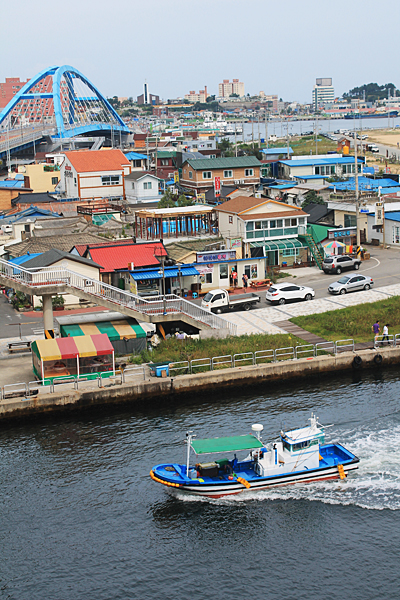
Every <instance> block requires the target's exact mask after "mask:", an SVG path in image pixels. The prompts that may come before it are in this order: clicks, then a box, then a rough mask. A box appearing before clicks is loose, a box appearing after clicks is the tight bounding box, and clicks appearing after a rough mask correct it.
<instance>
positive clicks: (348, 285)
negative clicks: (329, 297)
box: [328, 275, 374, 294]
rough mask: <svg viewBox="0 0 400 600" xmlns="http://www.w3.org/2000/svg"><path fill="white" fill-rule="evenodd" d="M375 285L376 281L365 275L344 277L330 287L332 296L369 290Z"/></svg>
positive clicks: (329, 290)
mask: <svg viewBox="0 0 400 600" xmlns="http://www.w3.org/2000/svg"><path fill="white" fill-rule="evenodd" d="M373 285H374V280H373V279H372V278H371V277H366V276H365V275H344V276H343V277H341V278H340V279H339V280H338V281H335V283H331V285H330V286H329V287H328V292H329V293H330V294H347V292H357V291H358V290H369V289H371V288H372V286H373Z"/></svg>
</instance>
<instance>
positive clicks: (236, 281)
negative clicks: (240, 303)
mask: <svg viewBox="0 0 400 600" xmlns="http://www.w3.org/2000/svg"><path fill="white" fill-rule="evenodd" d="M232 279H233V287H235V288H237V285H238V276H237V271H235V270H233V271H232Z"/></svg>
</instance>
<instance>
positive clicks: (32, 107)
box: [0, 75, 64, 125]
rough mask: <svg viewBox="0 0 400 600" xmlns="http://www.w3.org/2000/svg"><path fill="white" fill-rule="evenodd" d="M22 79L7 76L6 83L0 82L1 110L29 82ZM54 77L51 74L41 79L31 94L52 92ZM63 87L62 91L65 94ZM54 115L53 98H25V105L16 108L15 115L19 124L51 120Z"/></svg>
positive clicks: (30, 91)
mask: <svg viewBox="0 0 400 600" xmlns="http://www.w3.org/2000/svg"><path fill="white" fill-rule="evenodd" d="M28 81H29V79H27V80H26V81H21V80H20V78H19V77H6V80H5V82H4V83H0V111H1V110H3V108H5V107H6V106H7V104H8V103H9V102H10V101H11V100H12V99H13V98H14V96H15V95H16V94H18V92H19V91H20V89H21V88H23V87H24V85H26V84H27V83H28ZM52 89H53V88H52V78H51V76H50V75H49V76H48V77H45V78H44V79H42V80H40V81H39V82H38V83H37V84H36V85H35V86H34V87H33V88H32V89H31V90H29V93H30V94H46V93H47V94H50V93H51V92H52ZM63 91H64V90H63V88H61V90H60V93H61V95H63ZM53 115H54V109H53V99H52V98H35V99H32V100H25V101H24V104H23V107H22V108H21V107H20V108H19V109H14V111H13V117H16V118H17V122H18V124H21V125H27V124H28V123H32V122H35V121H44V122H46V121H51V120H52V118H53Z"/></svg>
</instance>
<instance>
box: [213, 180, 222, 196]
mask: <svg viewBox="0 0 400 600" xmlns="http://www.w3.org/2000/svg"><path fill="white" fill-rule="evenodd" d="M214 191H215V195H216V196H220V195H221V177H215V178H214Z"/></svg>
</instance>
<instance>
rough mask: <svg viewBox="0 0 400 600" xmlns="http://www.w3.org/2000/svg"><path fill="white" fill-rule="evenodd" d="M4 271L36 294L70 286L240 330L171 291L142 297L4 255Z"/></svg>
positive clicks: (149, 310) (144, 309)
mask: <svg viewBox="0 0 400 600" xmlns="http://www.w3.org/2000/svg"><path fill="white" fill-rule="evenodd" d="M0 275H2V276H3V277H5V278H6V279H7V280H8V281H9V282H10V287H12V282H15V283H20V284H24V285H26V286H28V287H29V288H30V289H31V290H32V295H34V294H35V288H38V287H42V288H43V287H46V286H51V287H52V288H54V287H57V286H67V287H68V288H70V290H71V293H74V291H76V292H78V295H79V291H82V292H85V294H88V295H90V296H93V301H94V302H95V303H97V304H99V303H101V301H102V300H105V301H108V302H113V303H115V304H117V305H119V306H124V307H126V308H130V309H132V310H135V311H137V312H140V313H143V314H146V315H148V316H152V315H154V316H156V315H163V314H165V313H166V314H172V313H181V314H185V315H187V316H188V317H191V318H192V319H194V320H195V321H200V322H201V323H204V324H205V325H208V326H209V327H211V328H212V329H228V330H229V332H230V334H231V335H235V333H236V330H237V326H236V325H234V324H233V323H230V322H229V321H227V320H225V319H223V318H222V317H219V316H217V315H215V314H214V313H212V312H211V311H209V310H207V309H205V308H202V307H201V306H198V305H196V304H192V303H191V302H189V301H188V300H185V298H181V297H180V296H176V295H175V294H167V295H166V296H165V302H164V297H163V296H154V297H151V298H142V297H141V296H137V295H135V294H131V293H130V292H127V291H125V290H121V289H119V288H116V287H113V286H112V285H109V284H107V283H103V282H102V281H98V280H97V279H90V278H88V277H84V276H83V275H81V274H79V273H75V271H70V270H69V269H53V268H51V267H44V268H42V269H25V268H24V267H22V266H17V265H15V264H14V263H10V262H8V261H6V260H4V259H2V258H0ZM164 305H165V306H164Z"/></svg>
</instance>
